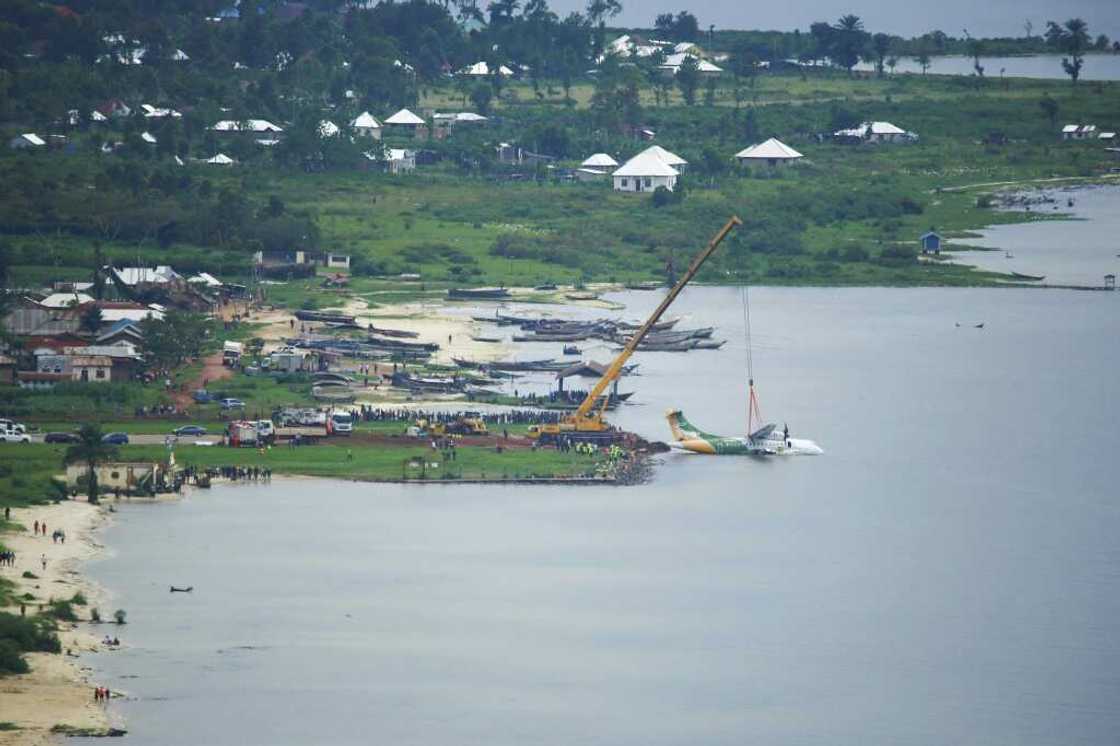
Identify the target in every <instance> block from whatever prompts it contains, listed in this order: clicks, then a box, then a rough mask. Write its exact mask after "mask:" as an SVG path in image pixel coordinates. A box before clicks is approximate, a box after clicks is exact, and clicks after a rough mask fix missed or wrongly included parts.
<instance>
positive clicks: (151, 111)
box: [140, 104, 183, 119]
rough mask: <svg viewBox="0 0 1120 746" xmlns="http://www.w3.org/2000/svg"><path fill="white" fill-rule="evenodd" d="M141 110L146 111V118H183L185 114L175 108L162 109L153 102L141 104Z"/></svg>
mask: <svg viewBox="0 0 1120 746" xmlns="http://www.w3.org/2000/svg"><path fill="white" fill-rule="evenodd" d="M140 110H141V111H142V112H143V113H144V118H145V119H165V118H171V119H181V118H182V116H183V115H182V114H180V113H179V112H177V111H175V110H174V109H160V108H157V107H155V106H152V105H151V104H140Z"/></svg>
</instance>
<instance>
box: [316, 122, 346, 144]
mask: <svg viewBox="0 0 1120 746" xmlns="http://www.w3.org/2000/svg"><path fill="white" fill-rule="evenodd" d="M340 131H341V130H339V128H338V125H337V124H335V123H334V122H332V121H330V120H329V119H324V120H322V121H321V122H319V137H320V138H322V139H326V138H328V137H335V136H336V135H338V133H339V132H340Z"/></svg>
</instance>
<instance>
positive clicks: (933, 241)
mask: <svg viewBox="0 0 1120 746" xmlns="http://www.w3.org/2000/svg"><path fill="white" fill-rule="evenodd" d="M918 240H919V241H921V242H922V253H923V254H940V253H941V235H940V234H938V233H936V232H935V231H930V232H929V233H925V234H922V237H921V238H920V239H918Z"/></svg>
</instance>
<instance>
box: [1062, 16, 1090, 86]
mask: <svg viewBox="0 0 1120 746" xmlns="http://www.w3.org/2000/svg"><path fill="white" fill-rule="evenodd" d="M1059 43H1060V45H1061V47H1062V51H1063V52H1066V53H1068V54H1069V57H1063V58H1062V68H1063V69H1064V70H1065V71H1066V75H1068V76H1069V77H1070V80H1072V81H1073V84H1074V85H1077V79H1078V78H1079V77H1081V65H1082V64H1083V63H1084V57H1085V50H1086V49H1088V48H1089V24H1087V23H1085V21H1083V20H1081V19H1080V18H1071V19H1069V20H1068V21H1066V23H1065V28H1064V29H1062V31H1061V36H1060V37H1059Z"/></svg>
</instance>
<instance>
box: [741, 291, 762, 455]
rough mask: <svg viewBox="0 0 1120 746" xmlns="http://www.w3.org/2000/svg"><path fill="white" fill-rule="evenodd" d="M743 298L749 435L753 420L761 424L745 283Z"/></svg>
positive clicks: (747, 293)
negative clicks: (755, 387)
mask: <svg viewBox="0 0 1120 746" xmlns="http://www.w3.org/2000/svg"><path fill="white" fill-rule="evenodd" d="M740 295H741V296H742V299H743V337H744V341H745V342H746V347H747V387H748V390H749V398H748V400H747V435H750V433H751V431H752V430H753V429H754V421H755V419H756V418H757V419H758V423H759V425H761V424H762V411H761V410H760V409H759V407H758V397H756V396H755V393H754V353H753V351H752V349H751V304H750V295H749V290H748V289H747V286H746V285H743V286H742V292H741V293H740Z"/></svg>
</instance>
